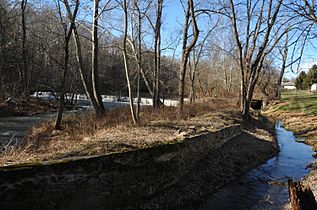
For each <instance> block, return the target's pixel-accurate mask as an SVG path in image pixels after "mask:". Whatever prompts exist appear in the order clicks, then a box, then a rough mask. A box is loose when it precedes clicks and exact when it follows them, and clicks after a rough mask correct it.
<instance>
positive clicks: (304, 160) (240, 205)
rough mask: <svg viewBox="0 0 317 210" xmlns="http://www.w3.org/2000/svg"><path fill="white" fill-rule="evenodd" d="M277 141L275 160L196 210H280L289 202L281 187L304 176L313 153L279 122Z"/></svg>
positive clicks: (229, 185) (223, 189)
mask: <svg viewBox="0 0 317 210" xmlns="http://www.w3.org/2000/svg"><path fill="white" fill-rule="evenodd" d="M276 138H277V141H278V145H279V147H280V153H279V154H278V156H276V157H274V158H272V159H270V160H269V161H267V163H265V164H263V165H261V166H259V167H258V168H256V169H254V170H252V171H250V172H249V173H247V174H245V175H243V176H242V177H240V178H239V179H238V180H236V181H234V182H233V183H230V184H228V185H227V186H225V187H224V188H222V189H221V190H220V191H219V192H216V193H215V194H213V195H212V196H211V197H210V198H209V199H208V201H207V202H206V203H205V204H204V205H203V206H201V207H200V208H198V209H226V210H229V209H282V208H283V206H284V205H285V203H286V202H287V201H288V190H287V187H286V186H285V185H283V184H282V183H285V182H287V180H288V179H289V178H293V179H295V180H299V179H301V178H302V177H304V176H305V175H307V173H308V171H309V169H307V165H308V164H309V163H310V162H312V161H313V159H314V158H313V154H314V152H313V151H312V148H311V147H310V146H308V145H305V144H303V143H299V142H296V141H295V139H296V138H295V136H294V134H293V133H292V132H290V131H287V130H285V129H284V128H283V127H282V124H281V122H277V123H276Z"/></svg>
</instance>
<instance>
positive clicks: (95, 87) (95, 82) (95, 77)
mask: <svg viewBox="0 0 317 210" xmlns="http://www.w3.org/2000/svg"><path fill="white" fill-rule="evenodd" d="M98 9H99V0H94V14H93V24H92V38H91V40H92V55H91V59H92V65H91V68H92V69H91V80H92V91H93V97H94V98H95V100H96V102H97V104H98V109H99V110H98V112H100V113H101V114H102V113H104V112H105V107H104V105H103V103H102V99H101V95H100V91H99V62H98V61H99V38H98V27H99V25H98V19H99V16H100V14H99V11H98Z"/></svg>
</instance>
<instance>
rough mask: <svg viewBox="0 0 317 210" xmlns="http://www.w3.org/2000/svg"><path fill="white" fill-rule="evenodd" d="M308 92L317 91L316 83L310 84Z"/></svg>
mask: <svg viewBox="0 0 317 210" xmlns="http://www.w3.org/2000/svg"><path fill="white" fill-rule="evenodd" d="M310 91H312V92H316V91H317V83H314V84H312V86H311V88H310Z"/></svg>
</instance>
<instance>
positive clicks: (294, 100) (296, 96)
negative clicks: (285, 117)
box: [279, 90, 317, 115]
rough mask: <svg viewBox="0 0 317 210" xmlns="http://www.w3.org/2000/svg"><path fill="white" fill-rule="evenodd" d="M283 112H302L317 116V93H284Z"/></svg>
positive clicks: (280, 108) (281, 108)
mask: <svg viewBox="0 0 317 210" xmlns="http://www.w3.org/2000/svg"><path fill="white" fill-rule="evenodd" d="M281 102H282V104H281V105H280V106H279V110H281V111H291V112H302V113H306V114H311V115H317V93H315V92H310V91H306V90H303V91H283V92H282V99H281Z"/></svg>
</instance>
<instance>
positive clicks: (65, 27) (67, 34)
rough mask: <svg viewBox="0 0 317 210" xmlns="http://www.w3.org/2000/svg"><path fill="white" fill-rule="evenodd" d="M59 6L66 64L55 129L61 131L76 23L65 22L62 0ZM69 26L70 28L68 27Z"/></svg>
mask: <svg viewBox="0 0 317 210" xmlns="http://www.w3.org/2000/svg"><path fill="white" fill-rule="evenodd" d="M57 6H58V12H59V16H60V20H61V23H62V26H63V37H64V62H63V76H62V82H61V87H60V102H59V108H58V113H57V117H56V121H55V129H56V130H60V129H61V128H62V127H61V124H62V117H63V108H64V101H65V83H66V79H67V73H68V69H69V57H70V55H69V44H70V39H71V36H72V32H73V29H74V27H75V23H74V22H70V24H68V23H67V21H65V20H64V18H63V15H62V8H61V5H60V0H58V1H57ZM78 6H79V5H78V4H76V5H75V8H74V11H73V14H72V16H73V17H76V16H77V12H78ZM68 25H69V26H68Z"/></svg>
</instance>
